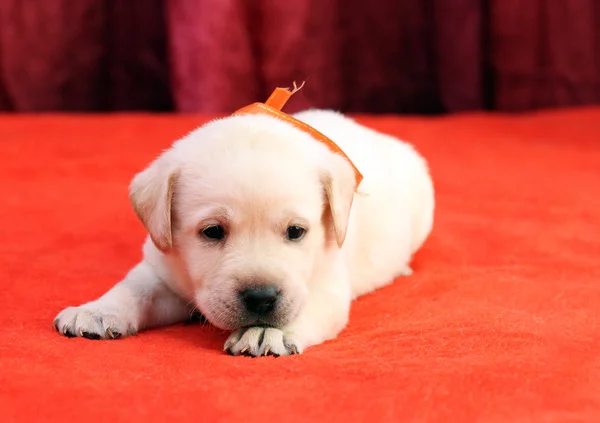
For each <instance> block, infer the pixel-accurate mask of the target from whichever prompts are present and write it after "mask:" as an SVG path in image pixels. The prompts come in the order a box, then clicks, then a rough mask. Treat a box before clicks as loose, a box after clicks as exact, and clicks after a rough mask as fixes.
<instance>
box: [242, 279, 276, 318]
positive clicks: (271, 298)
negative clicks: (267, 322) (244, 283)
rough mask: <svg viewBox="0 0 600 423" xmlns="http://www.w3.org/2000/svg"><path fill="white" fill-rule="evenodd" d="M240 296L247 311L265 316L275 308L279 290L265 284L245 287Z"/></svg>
mask: <svg viewBox="0 0 600 423" xmlns="http://www.w3.org/2000/svg"><path fill="white" fill-rule="evenodd" d="M241 296H242V300H243V301H244V304H245V305H246V309H247V310H248V311H249V312H251V313H255V314H258V315H259V316H265V315H267V314H269V313H271V312H272V311H273V309H274V308H275V304H276V303H277V299H278V298H279V292H278V291H277V289H276V288H275V287H273V286H268V285H267V286H259V287H255V288H248V289H245V290H243V291H242V292H241Z"/></svg>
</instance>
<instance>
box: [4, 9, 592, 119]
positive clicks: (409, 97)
mask: <svg viewBox="0 0 600 423" xmlns="http://www.w3.org/2000/svg"><path fill="white" fill-rule="evenodd" d="M294 80H296V81H303V80H306V81H307V84H306V86H305V88H304V89H303V90H302V91H301V92H300V93H299V94H297V95H296V96H295V97H294V98H293V102H292V103H291V104H290V108H291V109H300V108H304V107H309V106H311V107H326V108H335V109H339V110H342V111H348V112H372V113H442V112H457V111H464V110H478V109H494V110H504V111H522V110H530V109H537V108H546V107H565V106H573V105H583V104H591V103H600V3H598V2H597V1H595V0H577V1H568V2H567V1H564V0H527V1H524V0H377V1H372V2H365V1H364V0H286V1H280V0H252V1H248V0H77V1H73V0H44V1H39V2H34V1H32V0H30V1H23V0H0V110H9V111H49V110H78V111H85V110H90V111H91V110H100V111H106V110H155V111H161V110H177V111H182V112H198V111H200V112H219V113H221V112H230V111H232V110H234V109H235V108H237V107H240V106H242V105H245V104H247V103H249V102H253V101H257V100H263V99H265V98H266V96H268V94H269V93H270V91H271V90H272V89H273V88H274V87H275V86H282V85H283V86H289V85H290V84H291V82H292V81H294Z"/></svg>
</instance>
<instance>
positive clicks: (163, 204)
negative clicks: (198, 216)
mask: <svg viewBox="0 0 600 423" xmlns="http://www.w3.org/2000/svg"><path fill="white" fill-rule="evenodd" d="M178 174H179V171H178V169H177V168H176V167H175V166H174V165H173V163H172V162H171V161H170V160H169V157H167V156H166V155H162V156H161V157H159V158H158V159H156V160H155V161H154V162H153V163H152V164H150V166H148V167H147V168H146V169H145V170H143V171H142V172H140V173H138V174H137V175H136V176H135V177H134V178H133V180H132V181H131V184H130V185H129V199H130V200H131V204H132V206H133V210H134V211H135V213H136V214H137V216H138V218H139V219H140V220H141V221H142V223H143V224H144V226H145V227H146V230H147V231H148V233H149V234H150V238H152V241H153V242H154V245H156V247H157V248H158V249H159V250H161V251H163V252H164V251H168V250H169V249H171V247H172V246H173V235H172V223H173V222H172V199H173V191H174V189H175V183H176V181H177V177H178Z"/></svg>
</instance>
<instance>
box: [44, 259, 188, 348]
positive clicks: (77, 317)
mask: <svg viewBox="0 0 600 423" xmlns="http://www.w3.org/2000/svg"><path fill="white" fill-rule="evenodd" d="M187 317H189V310H188V307H187V306H186V303H185V300H183V299H181V297H179V296H178V295H176V294H175V293H174V292H173V291H171V290H170V289H169V288H168V287H167V286H166V285H165V283H164V282H163V281H162V280H160V278H158V276H157V275H156V274H155V272H154V271H153V269H152V267H151V266H150V265H149V264H148V263H146V262H144V261H142V262H141V263H139V264H138V265H137V266H135V267H134V268H133V269H131V271H130V272H129V273H128V274H127V276H126V277H125V279H123V280H122V281H121V282H119V283H118V284H116V285H115V286H114V287H113V288H111V289H110V290H109V291H108V292H107V293H106V294H104V295H103V296H102V297H100V298H99V299H97V300H95V301H92V302H89V303H86V304H83V305H81V306H79V307H69V308H66V309H64V310H63V311H61V312H60V313H59V314H58V316H56V318H55V319H54V326H55V328H56V330H57V331H58V332H60V333H61V334H63V335H65V336H68V337H74V336H82V337H84V338H89V339H114V338H119V337H121V336H128V335H135V334H136V333H137V332H138V331H140V330H143V329H148V328H151V327H156V326H164V325H169V324H173V323H177V322H180V321H183V320H185V319H186V318H187Z"/></svg>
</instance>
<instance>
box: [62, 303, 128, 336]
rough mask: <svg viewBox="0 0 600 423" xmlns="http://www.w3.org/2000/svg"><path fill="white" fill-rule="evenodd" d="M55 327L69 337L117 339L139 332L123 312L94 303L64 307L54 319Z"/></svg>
mask: <svg viewBox="0 0 600 423" xmlns="http://www.w3.org/2000/svg"><path fill="white" fill-rule="evenodd" d="M54 327H55V328H56V330H57V331H58V332H59V333H61V334H62V335H64V336H67V337H69V338H72V337H77V336H80V337H83V338H88V339H117V338H121V337H123V336H129V335H135V334H136V333H137V329H136V327H135V325H134V324H133V322H131V321H128V319H127V318H125V317H124V316H123V315H122V313H119V312H118V311H117V310H114V309H112V308H108V307H103V306H102V305H94V304H93V303H91V304H86V305H83V306H80V307H68V308H66V309H64V310H63V311H61V312H60V313H58V315H57V316H56V318H55V319H54Z"/></svg>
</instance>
